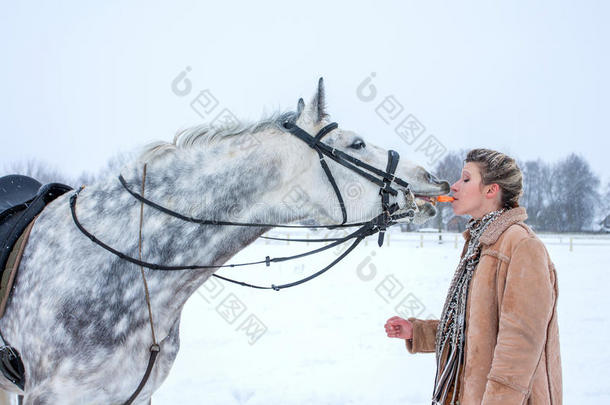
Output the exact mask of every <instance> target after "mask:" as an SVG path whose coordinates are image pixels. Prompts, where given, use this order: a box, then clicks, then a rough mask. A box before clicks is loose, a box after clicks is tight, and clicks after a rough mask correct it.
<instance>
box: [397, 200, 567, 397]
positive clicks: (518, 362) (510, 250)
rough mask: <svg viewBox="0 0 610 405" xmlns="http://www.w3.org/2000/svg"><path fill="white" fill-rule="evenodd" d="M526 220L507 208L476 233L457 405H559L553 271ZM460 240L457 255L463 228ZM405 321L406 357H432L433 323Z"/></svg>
mask: <svg viewBox="0 0 610 405" xmlns="http://www.w3.org/2000/svg"><path fill="white" fill-rule="evenodd" d="M526 218H527V214H526V212H525V209H524V208H522V207H518V208H513V209H511V210H508V211H506V212H504V213H503V214H502V215H501V216H500V217H498V218H497V219H496V220H495V221H494V222H492V223H491V224H490V225H489V227H488V228H487V229H486V230H485V231H484V233H483V234H482V235H481V238H480V242H481V258H480V261H479V264H478V266H477V267H476V269H475V271H474V274H473V277H472V281H471V284H470V290H469V294H468V301H467V303H466V346H465V350H464V365H463V367H462V372H461V374H460V376H459V378H460V384H459V386H460V387H462V389H461V390H460V392H459V404H460V405H475V404H476V405H478V404H484V405H491V404H503V405H508V404H530V405H542V404H552V405H559V404H561V401H562V383H561V358H560V354H559V329H558V326H557V273H556V272H555V267H554V265H553V262H551V260H550V258H549V255H548V252H547V250H546V248H545V246H544V244H543V243H542V242H541V241H540V239H538V237H537V236H536V235H535V234H534V233H533V232H532V230H531V229H530V228H529V227H528V226H527V225H526V224H525V223H523V221H524V220H525V219H526ZM464 238H465V239H466V243H465V245H464V249H463V251H462V255H464V253H465V251H466V247H467V245H468V239H469V232H468V230H466V232H464ZM409 321H411V322H412V324H413V339H412V340H407V341H406V342H407V349H408V350H409V352H411V353H419V352H434V351H435V336H436V327H437V325H438V321H437V320H420V319H415V318H410V319H409Z"/></svg>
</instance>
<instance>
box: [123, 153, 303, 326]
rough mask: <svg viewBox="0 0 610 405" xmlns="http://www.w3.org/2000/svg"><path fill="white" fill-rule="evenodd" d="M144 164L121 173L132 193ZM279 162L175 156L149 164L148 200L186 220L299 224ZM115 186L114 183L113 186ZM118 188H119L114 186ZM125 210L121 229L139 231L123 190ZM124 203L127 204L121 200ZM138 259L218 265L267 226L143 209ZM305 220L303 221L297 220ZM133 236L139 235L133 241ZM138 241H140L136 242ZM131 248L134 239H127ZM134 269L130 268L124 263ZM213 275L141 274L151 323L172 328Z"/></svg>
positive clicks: (134, 205)
mask: <svg viewBox="0 0 610 405" xmlns="http://www.w3.org/2000/svg"><path fill="white" fill-rule="evenodd" d="M142 172H143V165H142V164H136V165H133V166H131V168H128V169H126V170H124V173H123V176H124V177H125V179H126V181H127V183H128V184H129V187H130V188H131V189H132V190H134V191H137V192H141V185H142ZM280 179H281V162H280V161H279V160H278V159H274V158H270V157H269V156H264V155H263V154H257V153H250V154H248V155H247V156H237V157H236V158H233V159H219V158H218V151H215V150H210V151H208V152H205V151H200V152H198V153H191V154H183V155H182V154H176V155H175V156H170V157H169V158H165V159H162V160H160V161H157V162H155V161H152V162H149V163H147V169H146V182H145V191H144V194H145V197H146V198H148V199H150V200H151V201H154V202H156V203H158V204H160V205H162V206H165V207H168V208H170V209H171V210H174V211H176V212H179V213H182V214H183V215H187V216H192V217H198V218H205V219H216V220H225V221H234V222H250V223H261V222H263V223H286V222H290V221H294V220H298V219H302V218H299V217H295V215H294V212H287V211H286V210H285V209H284V208H283V206H282V201H281V195H282V194H283V190H282V189H281V187H282V186H281V182H280ZM115 187H117V186H116V184H115ZM118 187H120V185H119V186H118ZM114 191H115V192H117V193H120V195H121V198H122V199H123V200H122V201H129V202H127V204H128V206H129V208H128V209H127V212H128V213H129V214H126V213H122V214H121V216H122V217H124V218H129V219H128V221H129V223H126V226H127V227H129V228H131V229H132V232H131V234H132V239H133V236H135V235H134V232H135V229H136V228H138V227H139V215H140V212H139V211H140V202H138V201H137V200H135V198H133V197H131V196H128V197H126V194H127V192H126V191H125V190H122V188H119V189H116V190H114ZM125 198H128V200H125ZM143 212H144V215H143V222H142V235H143V237H142V245H143V246H142V259H143V260H145V261H147V262H154V263H162V264H168V265H176V266H178V265H192V264H201V265H207V266H219V265H222V264H223V263H225V262H226V261H228V260H229V259H230V258H231V257H232V256H234V255H235V254H236V253H237V252H239V251H240V250H242V249H243V248H245V247H246V246H247V245H248V244H250V243H252V242H253V241H254V240H256V239H257V238H258V237H259V236H260V235H262V234H263V233H264V232H266V231H267V230H268V229H269V228H268V227H241V226H213V225H205V226H202V225H197V224H193V223H189V222H185V221H182V220H180V219H177V218H174V217H171V216H168V215H167V214H165V213H162V212H160V211H159V210H157V209H155V208H153V207H150V206H147V205H145V206H144V210H143ZM302 216H304V215H301V217H302ZM136 238H137V236H136ZM136 240H137V239H136ZM131 243H132V245H133V240H132V241H131ZM128 266H129V267H132V268H133V267H134V266H133V265H128ZM214 271H215V270H214V269H202V270H183V271H160V270H150V269H145V274H146V277H147V280H148V285H149V289H150V296H151V299H152V304H153V312H155V313H162V314H163V317H165V318H163V317H162V318H161V319H158V320H156V322H159V323H160V328H161V329H163V326H162V325H163V324H166V327H167V328H169V327H170V326H171V325H172V324H173V321H174V320H175V317H176V315H177V314H179V312H180V310H181V308H182V306H183V305H184V303H185V302H186V300H187V299H188V298H189V297H190V296H191V295H192V294H193V293H194V292H195V290H196V289H197V288H199V287H200V286H201V285H202V284H203V283H204V282H205V281H206V280H207V279H208V278H209V277H210V276H211V274H212V273H213V272H214Z"/></svg>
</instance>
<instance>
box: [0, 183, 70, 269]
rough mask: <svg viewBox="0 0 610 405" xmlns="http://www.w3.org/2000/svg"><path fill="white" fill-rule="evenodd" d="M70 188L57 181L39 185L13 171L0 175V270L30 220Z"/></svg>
mask: <svg viewBox="0 0 610 405" xmlns="http://www.w3.org/2000/svg"><path fill="white" fill-rule="evenodd" d="M70 190H72V187H69V186H66V185H64V184H60V183H49V184H46V185H44V186H43V185H42V184H41V183H40V182H38V181H37V180H34V179H33V178H31V177H27V176H22V175H18V174H13V175H10V176H4V177H0V246H1V247H2V251H1V252H0V272H1V271H3V270H4V267H5V265H6V260H7V258H8V256H9V254H10V253H11V250H12V249H13V245H14V244H15V242H16V241H17V239H19V237H20V236H21V234H22V233H23V231H24V230H25V228H26V227H27V226H28V225H29V223H30V222H31V221H32V220H33V219H34V218H35V217H36V215H38V214H40V213H41V212H42V210H43V209H44V207H45V206H46V205H47V204H48V203H50V202H51V201H53V200H54V199H56V198H57V197H59V196H60V195H62V194H64V193H65V192H67V191H70Z"/></svg>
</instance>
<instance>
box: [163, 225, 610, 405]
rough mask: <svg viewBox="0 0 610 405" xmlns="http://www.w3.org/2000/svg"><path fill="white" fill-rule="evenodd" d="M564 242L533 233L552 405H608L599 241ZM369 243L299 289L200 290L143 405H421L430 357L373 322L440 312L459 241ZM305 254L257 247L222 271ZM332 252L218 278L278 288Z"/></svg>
mask: <svg viewBox="0 0 610 405" xmlns="http://www.w3.org/2000/svg"><path fill="white" fill-rule="evenodd" d="M396 231H397V230H396ZM275 235H278V236H285V234H279V233H275ZM319 235H323V234H319ZM291 236H292V237H297V235H294V234H293V235H291ZM569 238H570V237H569V235H568V236H566V235H543V236H542V239H543V241H544V242H545V243H546V244H547V247H548V249H549V252H550V254H551V258H552V259H553V261H554V262H555V265H556V266H557V270H558V277H559V310H558V311H559V322H560V324H559V325H560V334H561V350H562V361H563V379H564V403H567V404H579V403H598V404H599V403H610V386H609V385H608V383H607V376H608V372H607V367H608V366H609V365H610V350H609V349H608V347H607V342H608V337H607V336H608V333H609V332H610V323H609V321H610V315H608V313H607V312H606V310H607V309H608V308H610V296H609V294H608V293H607V289H606V287H607V286H609V285H610V272H608V271H607V268H606V263H607V261H608V259H609V258H610V239H609V238H608V237H606V236H603V237H586V238H584V237H577V238H575V239H574V240H573V250H572V251H570V247H569ZM369 239H370V240H368V243H367V244H366V245H365V244H364V243H363V244H361V245H360V246H359V247H358V248H357V249H356V250H355V251H354V252H353V253H352V254H351V255H350V256H348V257H347V258H346V259H345V260H344V261H343V262H341V263H340V264H339V265H337V266H336V267H335V268H333V269H331V270H330V271H329V272H328V273H326V274H324V275H322V276H320V277H319V278H317V279H315V280H313V281H311V282H308V283H306V284H304V285H302V286H297V287H294V288H289V289H286V290H282V291H279V292H276V291H261V290H254V289H250V288H245V287H240V286H237V285H233V284H229V283H226V282H219V281H217V279H212V280H210V281H208V282H206V283H205V284H204V286H203V287H202V288H201V289H200V290H199V291H198V293H197V294H195V295H193V297H191V299H190V300H189V302H188V303H187V305H186V307H185V309H184V313H183V317H182V324H181V342H182V343H181V350H180V353H179V355H178V358H177V360H176V362H175V364H174V367H173V369H172V371H171V373H170V375H169V377H168V378H167V380H166V381H165V383H164V384H163V386H162V387H161V388H160V389H159V390H158V391H157V393H156V394H155V395H154V396H153V404H248V405H259V404H265V405H269V404H299V405H304V404H315V405H320V404H380V403H393V404H425V403H429V402H428V398H429V397H430V392H431V389H432V384H433V381H434V371H435V369H434V355H433V354H418V355H411V354H409V353H408V352H407V351H406V349H405V346H404V341H402V340H398V339H389V338H387V337H386V336H385V333H384V329H383V325H384V323H385V321H386V319H387V318H389V317H391V316H393V315H396V314H399V315H402V316H404V317H407V316H417V317H420V318H428V317H435V318H437V317H438V316H439V315H440V311H441V309H442V305H443V302H444V298H445V294H446V291H447V288H448V287H449V282H450V278H451V276H452V275H453V271H454V269H455V266H456V265H457V262H458V257H459V253H460V251H461V246H462V238H461V236H459V237H458V239H457V243H456V235H455V234H443V243H442V244H439V243H438V235H434V234H425V235H424V241H423V247H421V244H422V241H421V240H420V234H417V233H409V234H404V233H399V232H393V233H391V235H390V238H389V246H388V244H387V241H386V245H385V246H384V247H382V248H377V246H376V239H373V238H369ZM312 247H313V244H311V245H309V246H305V244H302V245H301V244H297V243H294V242H292V243H290V244H287V243H286V242H273V243H272V242H265V241H262V240H259V241H257V242H256V243H255V244H253V245H252V246H250V247H249V248H248V249H246V250H244V251H243V252H241V253H240V254H239V255H238V256H237V257H235V258H234V259H233V260H232V262H234V263H237V262H239V261H247V260H250V259H260V258H264V256H266V255H270V256H286V255H289V254H294V253H296V252H299V251H302V250H306V249H311V248H312ZM337 254H338V251H337V250H330V251H328V252H325V253H324V254H320V255H316V256H315V257H309V258H306V259H303V260H300V261H294V262H287V263H283V264H278V265H272V266H271V267H270V268H266V267H264V266H257V267H251V268H242V269H234V270H231V271H228V270H222V271H221V272H219V274H222V275H226V276H228V277H234V278H238V279H240V280H244V281H249V282H253V283H261V284H264V285H269V284H271V283H275V284H280V283H282V282H288V281H293V280H296V279H299V278H302V277H305V276H306V275H308V274H310V273H313V272H315V271H317V270H318V269H320V268H322V267H323V266H324V265H325V264H326V263H329V262H330V261H332V260H333V259H334V258H335V257H336V255H337Z"/></svg>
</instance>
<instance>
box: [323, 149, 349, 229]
mask: <svg viewBox="0 0 610 405" xmlns="http://www.w3.org/2000/svg"><path fill="white" fill-rule="evenodd" d="M318 157H319V158H320V165H321V166H322V169H323V170H324V173H326V177H328V181H329V183H330V185H331V186H332V188H333V190H334V191H335V194H336V196H337V200H339V207H341V215H342V217H343V221H342V222H341V225H344V224H345V223H346V222H347V211H346V210H345V203H344V202H343V196H342V195H341V191H339V186H337V182H336V181H335V177H334V176H333V174H332V173H331V171H330V168H329V167H328V164H326V161H325V160H324V156H323V155H322V153H321V152H320V151H319V150H318Z"/></svg>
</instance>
